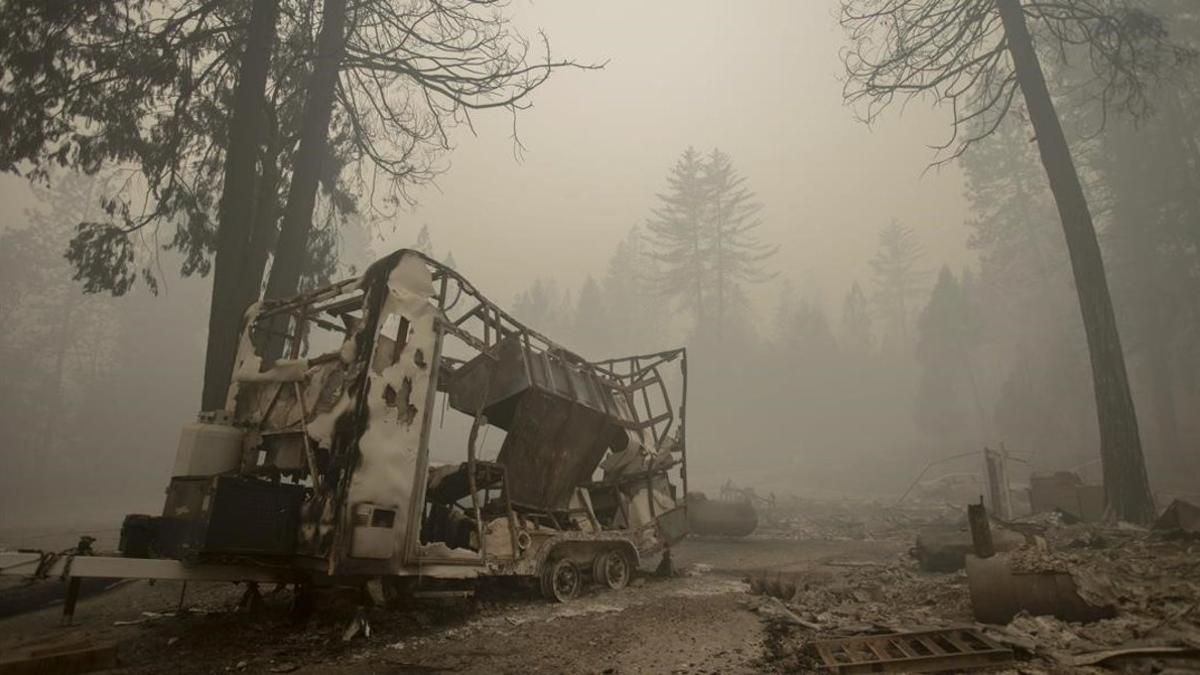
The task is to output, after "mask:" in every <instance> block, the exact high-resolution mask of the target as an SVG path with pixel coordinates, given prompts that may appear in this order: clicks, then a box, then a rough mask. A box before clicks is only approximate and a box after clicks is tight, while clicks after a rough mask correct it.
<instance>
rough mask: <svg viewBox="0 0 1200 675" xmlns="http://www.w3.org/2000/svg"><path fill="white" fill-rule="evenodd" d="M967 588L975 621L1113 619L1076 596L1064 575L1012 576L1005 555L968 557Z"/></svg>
mask: <svg viewBox="0 0 1200 675" xmlns="http://www.w3.org/2000/svg"><path fill="white" fill-rule="evenodd" d="M967 588H968V590H969V591H970V594H971V608H972V609H973V610H974V613H975V618H976V620H978V621H980V622H982V623H992V624H1006V623H1008V622H1009V621H1012V619H1013V617H1015V616H1016V615H1017V614H1019V613H1020V612H1028V613H1029V614H1032V615H1034V616H1039V615H1048V616H1055V617H1058V618H1060V619H1062V620H1064V621H1083V622H1087V621H1098V620H1100V619H1107V618H1111V617H1112V616H1114V615H1115V610H1114V609H1113V608H1112V607H1104V606H1096V605H1092V604H1090V603H1088V602H1087V601H1086V600H1084V599H1083V598H1082V597H1081V596H1080V595H1079V588H1078V586H1076V584H1075V579H1074V578H1072V577H1071V575H1070V574H1068V573H1066V572H1014V571H1013V570H1012V568H1011V566H1010V565H1009V561H1008V558H1007V556H1006V555H1005V554H1000V555H995V556H992V557H990V558H977V557H975V556H967Z"/></svg>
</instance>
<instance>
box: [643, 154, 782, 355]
mask: <svg viewBox="0 0 1200 675" xmlns="http://www.w3.org/2000/svg"><path fill="white" fill-rule="evenodd" d="M745 183H746V179H745V178H744V177H742V176H741V175H739V174H738V172H737V170H736V169H735V168H734V166H733V160H732V159H731V158H730V157H729V155H728V154H726V153H724V152H721V151H720V150H713V151H712V152H711V153H710V154H709V155H708V157H707V158H705V157H701V156H700V154H699V153H697V152H696V150H695V149H694V148H692V147H688V148H687V150H685V151H684V152H683V154H682V155H681V156H680V158H679V161H678V162H676V164H675V166H674V167H673V168H672V170H671V173H670V175H668V177H667V186H668V191H667V192H666V193H665V194H659V195H658V199H659V201H660V206H659V207H658V208H656V209H655V210H654V217H653V218H652V219H651V220H650V221H649V222H648V223H647V228H648V230H649V236H648V244H649V247H650V250H651V257H652V258H653V259H654V260H655V261H657V262H658V263H659V264H660V265H661V268H660V269H659V272H658V274H657V275H656V278H655V280H654V286H655V287H656V290H657V291H658V292H659V293H661V294H662V295H664V296H666V297H668V298H670V299H672V300H674V301H676V302H677V303H678V307H679V308H680V309H682V310H684V311H687V312H689V313H691V315H692V317H693V319H694V321H695V324H694V326H695V330H696V332H697V334H704V335H708V336H710V337H713V338H715V339H716V341H717V342H718V343H719V342H721V341H723V340H724V339H725V338H726V337H727V336H728V335H729V334H730V333H732V328H733V326H734V325H735V324H736V323H737V322H736V321H735V318H736V317H738V316H740V315H741V314H742V312H744V310H745V305H746V285H747V284H755V283H763V282H766V281H769V280H770V279H771V278H772V277H773V276H774V275H772V274H768V273H766V271H765V270H764V263H765V262H766V260H767V259H768V258H770V257H771V256H772V255H774V254H775V252H776V250H777V248H776V247H773V246H769V245H766V244H764V243H762V242H761V241H759V239H758V236H757V229H758V228H759V226H760V225H761V222H760V221H759V219H758V213H759V211H760V210H761V209H762V206H761V205H760V204H758V203H757V202H756V201H755V198H754V193H753V192H751V191H750V190H749V188H747V187H746V184H745Z"/></svg>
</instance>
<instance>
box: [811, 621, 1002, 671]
mask: <svg viewBox="0 0 1200 675" xmlns="http://www.w3.org/2000/svg"><path fill="white" fill-rule="evenodd" d="M812 648H813V649H815V650H816V652H817V655H818V656H819V657H820V658H821V662H822V665H823V667H824V668H825V669H826V670H827V671H829V672H832V673H843V674H845V673H931V672H938V671H943V670H948V671H961V670H965V669H968V668H982V667H987V666H994V665H997V664H1002V663H1007V662H1009V661H1012V658H1013V654H1012V650H1010V649H1006V648H1004V647H1001V646H1000V645H998V644H996V643H995V642H993V641H992V640H989V639H988V638H987V637H985V636H984V635H983V634H982V633H980V632H979V631H978V630H976V629H974V628H967V627H964V628H946V629H941V630H926V631H915V632H911V633H891V634H888V635H864V636H859V637H852V638H842V639H838V640H821V641H819V642H814V643H813V644H812Z"/></svg>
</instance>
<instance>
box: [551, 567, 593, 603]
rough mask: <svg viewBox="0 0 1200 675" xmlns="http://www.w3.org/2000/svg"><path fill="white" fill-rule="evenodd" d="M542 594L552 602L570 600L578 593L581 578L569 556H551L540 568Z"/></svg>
mask: <svg viewBox="0 0 1200 675" xmlns="http://www.w3.org/2000/svg"><path fill="white" fill-rule="evenodd" d="M541 582H542V584H541V585H542V595H543V596H545V597H546V599H547V600H550V601H553V602H563V603H566V602H570V601H571V599H572V598H574V597H575V596H576V595H578V594H579V589H580V587H581V586H583V579H582V578H581V576H580V574H579V567H578V566H576V565H575V563H573V562H571V559H570V558H553V559H551V560H549V561H547V562H546V566H545V567H544V568H543V569H542V579H541Z"/></svg>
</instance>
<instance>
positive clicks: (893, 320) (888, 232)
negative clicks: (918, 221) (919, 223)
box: [870, 220, 926, 350]
mask: <svg viewBox="0 0 1200 675" xmlns="http://www.w3.org/2000/svg"><path fill="white" fill-rule="evenodd" d="M923 256H924V251H923V250H922V249H921V244H920V243H919V242H918V241H917V236H916V234H915V233H914V232H913V231H912V229H911V228H909V227H907V226H905V225H901V224H900V222H899V221H896V220H893V221H892V222H891V223H889V224H888V225H887V226H886V227H884V228H883V229H882V230H880V232H879V250H878V251H877V252H876V253H875V257H873V258H871V261H870V263H871V270H872V271H873V272H874V276H875V292H874V295H873V298H872V299H873V300H874V302H875V304H876V306H877V308H878V310H879V313H880V314H881V315H882V316H883V319H884V325H885V326H886V331H887V332H886V334H885V336H884V338H885V344H890V345H891V346H892V347H893V348H896V349H901V350H903V349H907V345H908V344H909V328H910V324H911V323H912V311H913V303H914V301H915V298H916V297H917V296H918V295H919V294H920V293H921V292H922V291H921V285H922V282H923V280H924V278H925V276H926V273H925V272H924V271H922V270H921V269H920V268H918V267H917V265H918V263H920V261H921V258H922V257H923Z"/></svg>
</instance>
